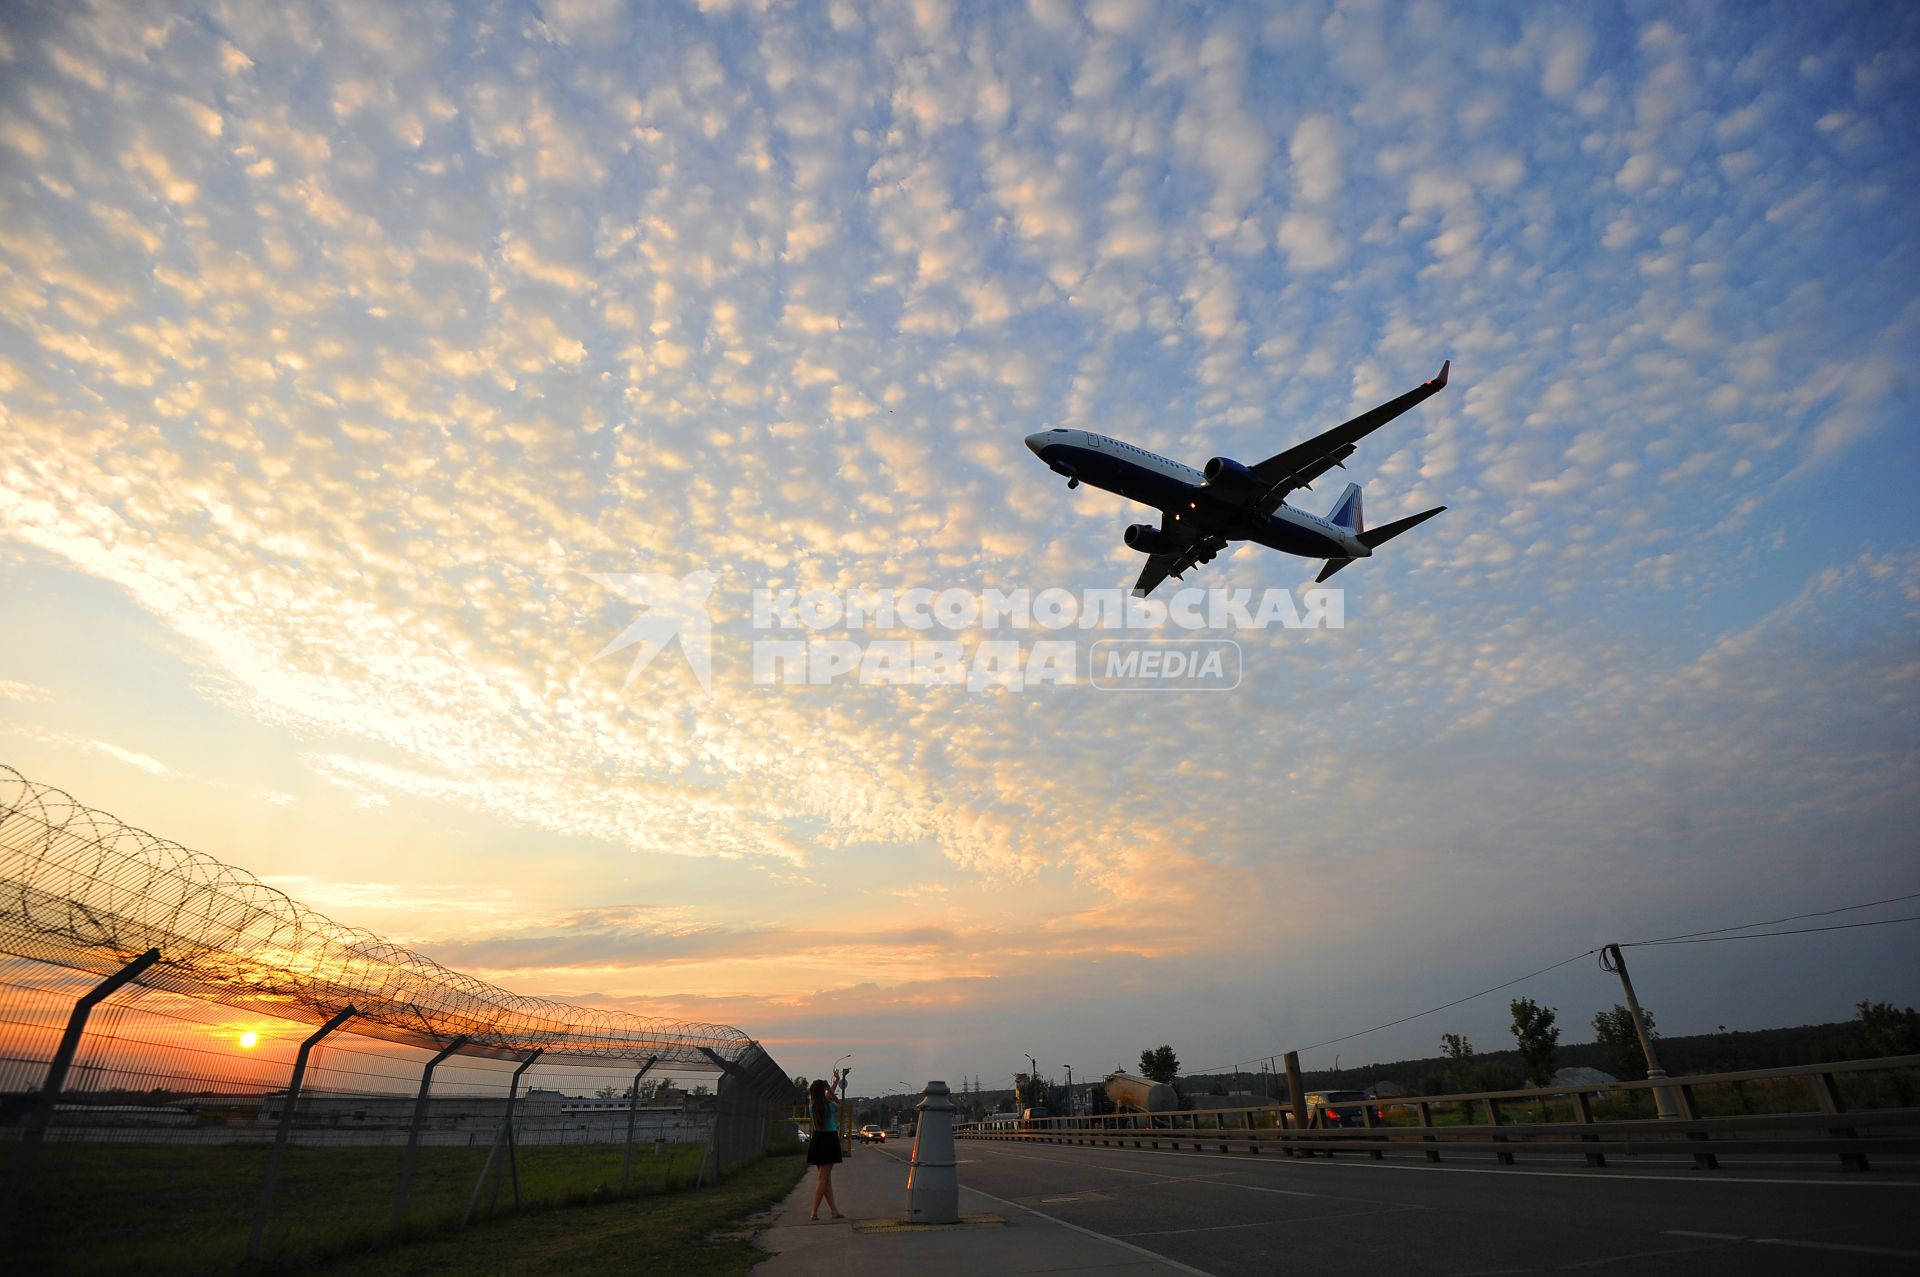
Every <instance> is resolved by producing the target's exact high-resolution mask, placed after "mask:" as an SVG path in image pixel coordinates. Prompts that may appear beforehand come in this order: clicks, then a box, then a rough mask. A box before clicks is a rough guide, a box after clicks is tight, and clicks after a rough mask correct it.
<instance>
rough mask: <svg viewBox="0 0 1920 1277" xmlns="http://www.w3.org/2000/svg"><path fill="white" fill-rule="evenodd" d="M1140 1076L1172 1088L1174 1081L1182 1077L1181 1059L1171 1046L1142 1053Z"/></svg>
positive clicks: (1159, 1047)
mask: <svg viewBox="0 0 1920 1277" xmlns="http://www.w3.org/2000/svg"><path fill="white" fill-rule="evenodd" d="M1140 1074H1141V1076H1142V1077H1149V1078H1152V1079H1153V1080H1154V1081H1156V1082H1165V1083H1166V1084H1167V1085H1168V1086H1172V1085H1173V1080H1174V1079H1175V1078H1177V1077H1179V1076H1180V1057H1179V1056H1177V1055H1175V1054H1174V1053H1173V1047H1171V1046H1158V1047H1155V1048H1154V1049H1153V1050H1151V1051H1142V1052H1141V1053H1140Z"/></svg>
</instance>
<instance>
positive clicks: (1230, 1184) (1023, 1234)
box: [755, 1140, 1920, 1277]
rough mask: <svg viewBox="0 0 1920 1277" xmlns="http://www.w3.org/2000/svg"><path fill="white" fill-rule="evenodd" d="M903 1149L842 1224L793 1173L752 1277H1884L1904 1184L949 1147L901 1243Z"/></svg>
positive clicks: (1911, 1239)
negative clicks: (929, 1204)
mask: <svg viewBox="0 0 1920 1277" xmlns="http://www.w3.org/2000/svg"><path fill="white" fill-rule="evenodd" d="M907 1154H908V1149H907V1148H906V1147H904V1146H900V1147H888V1148H886V1149H885V1150H874V1149H863V1150H861V1151H860V1153H859V1154H857V1155H856V1157H855V1158H854V1159H853V1160H852V1161H851V1162H849V1163H846V1164H844V1165H843V1166H842V1167H841V1168H840V1169H839V1170H838V1171H836V1172H835V1185H836V1188H837V1189H838V1190H839V1192H840V1194H841V1208H842V1209H843V1210H844V1211H846V1212H847V1213H848V1214H849V1216H851V1217H852V1219H851V1220H850V1221H849V1222H846V1223H839V1224H809V1223H808V1222H807V1220H806V1207H807V1204H808V1201H809V1199H810V1194H811V1192H812V1183H813V1181H812V1175H811V1173H809V1175H808V1176H807V1178H806V1179H805V1180H804V1181H803V1183H802V1185H801V1187H800V1188H799V1189H797V1190H796V1192H795V1194H794V1196H793V1197H791V1198H790V1199H789V1200H788V1202H787V1203H786V1205H785V1207H784V1208H783V1210H782V1212H781V1214H780V1216H779V1217H778V1219H777V1220H776V1222H775V1224H774V1225H773V1227H771V1228H770V1229H768V1230H767V1231H766V1232H765V1233H763V1234H762V1235H761V1238H760V1240H761V1243H762V1244H763V1245H766V1246H768V1247H769V1248H770V1249H772V1250H775V1251H776V1252H778V1253H777V1255H776V1257H775V1258H774V1259H772V1260H770V1261H768V1262H767V1263H765V1264H763V1265H762V1266H761V1267H760V1268H757V1269H756V1270H755V1272H756V1273H758V1274H761V1275H762V1277H816V1275H817V1277H825V1275H826V1274H829V1273H832V1274H836V1275H839V1274H844V1273H847V1272H861V1273H878V1274H886V1273H902V1274H912V1275H913V1277H945V1275H946V1274H981V1275H985V1274H995V1273H1035V1272H1054V1271H1067V1270H1071V1271H1074V1272H1093V1273H1125V1274H1134V1273H1139V1274H1149V1273H1153V1274H1164V1273H1169V1272H1180V1273H1187V1274H1200V1275H1202V1277H1240V1275H1242V1274H1247V1275H1251V1274H1262V1275H1265V1274H1271V1273H1275V1272H1280V1271H1293V1270H1297V1269H1301V1268H1302V1266H1304V1270H1305V1271H1310V1272H1312V1273H1314V1274H1315V1277H1322V1275H1323V1274H1342V1273H1368V1274H1370V1273H1408V1274H1448V1275H1460V1277H1466V1275H1469V1274H1492V1273H1531V1272H1557V1271H1567V1270H1574V1269H1578V1270H1585V1271H1593V1272H1601V1273H1607V1272H1616V1273H1633V1274H1642V1273H1645V1274H1654V1275H1656V1277H1657V1275H1660V1274H1675V1275H1678V1274H1686V1275H1687V1277H1699V1275H1700V1274H1703V1273H1739V1274H1743V1275H1748V1274H1759V1275H1765V1274H1772V1273H1780V1274H1788V1273H1792V1274H1796V1275H1797V1274H1804V1273H1806V1272H1809V1271H1818V1272H1821V1273H1881V1272H1885V1273H1896V1272H1897V1273H1901V1274H1907V1273H1911V1272H1914V1271H1920V1269H1916V1264H1920V1177H1915V1176H1913V1175H1910V1174H1892V1175H1887V1174H1882V1173H1880V1172H1878V1171H1875V1172H1870V1173H1867V1174H1859V1173H1847V1172H1843V1171H1839V1170H1832V1171H1810V1170H1805V1169H1800V1170H1793V1169H1786V1170H1771V1171H1759V1170H1755V1171H1739V1170H1735V1171H1728V1170H1720V1171H1696V1170H1693V1169H1691V1168H1687V1167H1684V1166H1666V1167H1656V1168H1651V1169H1613V1168H1608V1169H1589V1168H1575V1167H1566V1168H1532V1169H1529V1168H1524V1167H1519V1168H1500V1167H1495V1166H1492V1165H1487V1166H1458V1165H1456V1166H1446V1165H1441V1166H1429V1165H1425V1164H1419V1163H1414V1162H1395V1161H1391V1160H1389V1161H1386V1162H1374V1161H1371V1160H1369V1159H1365V1158H1345V1159H1339V1160H1331V1161H1330V1160H1328V1159H1325V1158H1312V1159H1308V1158H1284V1157H1267V1156H1263V1157H1258V1158H1256V1157H1253V1156H1250V1155H1248V1154H1245V1153H1239V1154H1233V1153H1229V1154H1220V1153H1207V1152H1170V1151H1157V1152H1156V1151H1151V1150H1138V1151H1136V1150H1120V1149H1095V1148H1078V1147H1066V1146H1059V1145H1046V1144H1018V1143H995V1142H980V1141H972V1140H968V1141H962V1142H961V1143H960V1145H959V1154H960V1158H961V1162H960V1167H959V1174H960V1184H961V1198H960V1209H961V1212H962V1214H963V1215H965V1216H969V1217H971V1218H972V1220H973V1222H971V1223H967V1224H962V1225H959V1226H956V1227H951V1228H945V1229H900V1228H899V1227H898V1225H897V1224H896V1223H894V1221H898V1220H899V1218H900V1217H901V1215H902V1214H903V1212H904V1209H905V1192H906V1189H905V1184H906V1158H907Z"/></svg>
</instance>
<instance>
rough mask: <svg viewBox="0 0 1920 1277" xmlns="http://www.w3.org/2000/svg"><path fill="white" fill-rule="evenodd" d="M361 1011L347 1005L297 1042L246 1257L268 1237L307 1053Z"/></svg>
mask: <svg viewBox="0 0 1920 1277" xmlns="http://www.w3.org/2000/svg"><path fill="white" fill-rule="evenodd" d="M358 1014H360V1012H359V1011H358V1010H357V1009H356V1008H354V1007H348V1008H347V1009H346V1010H344V1011H341V1012H340V1013H339V1014H337V1015H335V1016H334V1017H333V1018H332V1019H331V1020H328V1021H327V1022H326V1023H325V1024H323V1025H321V1026H320V1028H319V1030H318V1031H317V1032H315V1033H313V1034H311V1035H310V1036H308V1038H307V1040H306V1041H304V1042H302V1043H301V1044H300V1053H299V1054H298V1055H296V1056H294V1058H293V1076H292V1077H291V1078H289V1079H287V1098H286V1103H285V1105H284V1106H283V1107H282V1108H281V1110H280V1129H279V1130H277V1131H275V1132H274V1136H273V1155H272V1156H271V1157H269V1158H268V1159H267V1182H266V1183H265V1184H263V1185H261V1186H260V1205H259V1206H257V1207H255V1208H254V1212H253V1231H252V1232H250V1233H248V1234H247V1259H248V1260H250V1261H251V1260H255V1259H258V1258H260V1246H261V1244H262V1243H263V1242H265V1241H266V1238H267V1212H268V1211H270V1210H272V1209H273V1186H274V1184H275V1182H277V1181H278V1180H279V1178H280V1159H281V1158H283V1157H285V1156H286V1153H287V1137H288V1135H290V1134H291V1133H292V1132H293V1106H294V1105H295V1104H297V1103H299V1100H300V1080H301V1079H302V1078H304V1077H305V1076H306V1075H307V1056H309V1055H310V1054H312V1053H313V1048H314V1047H315V1045H317V1044H318V1043H319V1041H320V1039H321V1038H324V1037H326V1036H327V1034H329V1033H331V1032H333V1031H334V1030H335V1029H337V1028H339V1027H340V1026H341V1025H343V1024H345V1023H346V1022H347V1021H348V1020H350V1019H352V1018H353V1017H354V1016H356V1015H358Z"/></svg>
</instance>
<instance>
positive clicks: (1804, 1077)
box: [954, 1055, 1920, 1171]
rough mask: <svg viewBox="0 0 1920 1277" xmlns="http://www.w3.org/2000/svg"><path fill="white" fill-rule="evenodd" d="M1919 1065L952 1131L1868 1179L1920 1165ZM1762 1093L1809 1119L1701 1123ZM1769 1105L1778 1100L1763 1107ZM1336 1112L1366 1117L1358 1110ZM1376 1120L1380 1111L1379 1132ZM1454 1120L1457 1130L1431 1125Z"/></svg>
mask: <svg viewBox="0 0 1920 1277" xmlns="http://www.w3.org/2000/svg"><path fill="white" fill-rule="evenodd" d="M1915 1070H1920V1055H1902V1056H1889V1057H1885V1058H1882V1059H1874V1060H1846V1061H1837V1062H1834V1063H1830V1064H1812V1065H1801V1066H1797V1067H1793V1068H1784V1069H1749V1070H1744V1071H1740V1072H1734V1073H1705V1074H1692V1075H1687V1076H1683V1077H1673V1078H1667V1079H1665V1080H1663V1081H1660V1082H1598V1083H1590V1084H1578V1085H1560V1086H1547V1087H1534V1088H1530V1089H1526V1090H1511V1091H1468V1092H1462V1093H1459V1094H1451V1095H1417V1096H1391V1097H1385V1096H1383V1097H1381V1098H1379V1099H1375V1100H1369V1101H1367V1102H1366V1103H1365V1105H1364V1108H1363V1113H1364V1122H1365V1125H1364V1126H1356V1127H1332V1126H1326V1125H1323V1124H1321V1122H1320V1115H1319V1114H1317V1113H1316V1114H1315V1115H1314V1117H1313V1119H1312V1121H1310V1122H1309V1123H1308V1124H1306V1125H1300V1124H1297V1123H1296V1121H1295V1118H1294V1114H1293V1113H1292V1112H1291V1111H1290V1110H1289V1109H1287V1108H1284V1107H1281V1106H1278V1105H1274V1104H1262V1105H1255V1106H1251V1107H1243V1108H1214V1109H1182V1110H1179V1111H1177V1112H1168V1113H1120V1114H1110V1115H1106V1116H1102V1117H1084V1116H1082V1117H1042V1118H1028V1119H1023V1120H1021V1121H1020V1122H1019V1123H1018V1124H1017V1125H1014V1126H999V1127H990V1126H987V1125H985V1124H982V1123H966V1124H961V1125H957V1126H956V1127H955V1128H954V1134H955V1136H956V1137H957V1138H960V1139H979V1140H1013V1141H1023V1142H1030V1143H1053V1144H1083V1145H1093V1146H1105V1147H1109V1148H1112V1147H1120V1148H1129V1147H1131V1148H1163V1147H1166V1148H1185V1147H1191V1148H1193V1149H1194V1150H1195V1151H1204V1150H1207V1149H1218V1150H1219V1151H1220V1152H1223V1153H1226V1152H1233V1151H1236V1150H1242V1149H1244V1150H1245V1151H1247V1152H1249V1153H1256V1154H1257V1153H1263V1152H1267V1151H1269V1150H1272V1151H1277V1152H1280V1153H1281V1154H1283V1155H1285V1156H1288V1157H1314V1156H1325V1157H1332V1156H1333V1155H1335V1154H1336V1153H1365V1154H1368V1155H1370V1156H1372V1157H1373V1158H1375V1159H1379V1158H1382V1157H1384V1156H1385V1155H1386V1154H1387V1153H1388V1152H1389V1151H1396V1150H1402V1151H1405V1150H1411V1151H1416V1152H1423V1153H1424V1154H1425V1155H1426V1160H1428V1161H1430V1162H1438V1161H1439V1160H1441V1156H1442V1154H1443V1153H1447V1152H1451V1153H1468V1152H1472V1153H1480V1154H1486V1153H1491V1154H1493V1155H1494V1156H1495V1157H1497V1158H1498V1159H1499V1161H1500V1162H1501V1163H1502V1164H1504V1165H1512V1164H1513V1162H1514V1157H1515V1155H1516V1154H1518V1153H1533V1154H1546V1155H1569V1154H1571V1155H1575V1156H1579V1157H1582V1158H1584V1159H1585V1162H1586V1164H1587V1165H1589V1166H1605V1165H1606V1164H1607V1157H1608V1155H1609V1154H1616V1155H1620V1156H1645V1155H1648V1154H1669V1155H1671V1154H1676V1153H1679V1154H1686V1155H1690V1156H1691V1157H1692V1158H1693V1161H1694V1165H1695V1166H1696V1167H1699V1168H1702V1169H1708V1170H1711V1169H1715V1168H1717V1167H1718V1166H1719V1164H1720V1163H1719V1158H1720V1157H1721V1156H1723V1155H1734V1154H1746V1155H1782V1154H1786V1155H1802V1156H1805V1155H1816V1156H1834V1157H1838V1158H1839V1159H1840V1162H1841V1165H1842V1166H1844V1167H1845V1168H1846V1169H1848V1170H1855V1171H1866V1170H1869V1169H1871V1166H1872V1162H1871V1157H1872V1156H1873V1155H1875V1154H1888V1155H1895V1154H1914V1153H1920V1108H1915V1107H1911V1106H1910V1102H1909V1101H1908V1100H1907V1098H1906V1097H1907V1096H1909V1095H1915V1096H1920V1082H1916V1080H1915V1079H1914V1078H1912V1077H1910V1076H1903V1074H1910V1073H1911V1072H1913V1071H1915ZM1872 1074H1888V1075H1892V1076H1891V1077H1889V1078H1888V1079H1887V1082H1888V1084H1889V1085H1888V1088H1887V1089H1890V1090H1891V1091H1892V1092H1893V1094H1894V1095H1895V1096H1896V1097H1897V1098H1898V1099H1899V1100H1900V1104H1899V1106H1897V1107H1875V1108H1861V1109H1856V1110H1854V1111H1849V1110H1848V1108H1847V1107H1846V1105H1845V1104H1844V1103H1843V1102H1842V1097H1841V1082H1842V1079H1846V1080H1848V1081H1850V1082H1857V1081H1858V1080H1859V1078H1860V1075H1872ZM1755 1084H1765V1085H1764V1086H1763V1088H1762V1089H1765V1090H1770V1091H1777V1090H1779V1089H1780V1088H1781V1087H1782V1085H1783V1084H1784V1085H1785V1087H1786V1088H1787V1089H1789V1090H1791V1089H1794V1088H1803V1089H1804V1094H1805V1097H1806V1102H1807V1104H1808V1105H1809V1106H1810V1107H1809V1108H1807V1109H1805V1110H1797V1109H1796V1110H1794V1111H1790V1112H1773V1113H1741V1114H1735V1115H1726V1116H1713V1117H1708V1116H1703V1115H1702V1111H1701V1099H1702V1092H1703V1091H1710V1090H1712V1089H1713V1088H1719V1087H1726V1088H1729V1089H1730V1090H1731V1091H1732V1093H1733V1095H1734V1096H1735V1097H1736V1098H1738V1097H1741V1096H1743V1095H1744V1093H1745V1090H1746V1088H1749V1087H1751V1086H1754V1085H1755ZM1661 1090H1665V1091H1667V1092H1669V1093H1670V1094H1671V1095H1672V1097H1673V1099H1674V1101H1675V1111H1677V1112H1678V1113H1679V1114H1680V1116H1679V1117H1678V1118H1648V1117H1624V1118H1607V1117H1604V1116H1602V1115H1601V1109H1602V1108H1603V1106H1605V1105H1606V1104H1607V1103H1609V1102H1610V1101H1612V1099H1613V1097H1615V1096H1619V1095H1621V1094H1622V1093H1626V1094H1632V1093H1635V1092H1643V1091H1644V1092H1649V1093H1651V1092H1657V1091H1661ZM1764 1098H1767V1099H1772V1100H1775V1101H1777V1100H1778V1099H1779V1097H1778V1096H1768V1097H1764ZM1523 1104H1525V1105H1531V1106H1533V1107H1534V1108H1535V1109H1537V1110H1540V1111H1542V1112H1546V1111H1548V1110H1549V1109H1550V1108H1552V1107H1556V1106H1557V1107H1560V1108H1563V1109H1566V1110H1567V1111H1569V1112H1570V1114H1571V1120H1564V1121H1555V1120H1535V1118H1534V1115H1533V1114H1532V1113H1529V1112H1522V1111H1519V1106H1520V1105H1523ZM1338 1107H1340V1108H1342V1109H1352V1108H1355V1107H1360V1104H1359V1102H1358V1101H1353V1102H1350V1103H1343V1104H1341V1105H1339V1106H1338ZM1376 1110H1384V1111H1386V1114H1387V1117H1386V1120H1385V1121H1381V1120H1379V1119H1378V1117H1377V1116H1376ZM1455 1117H1457V1118H1459V1119H1460V1120H1458V1121H1452V1120H1436V1119H1450V1118H1455Z"/></svg>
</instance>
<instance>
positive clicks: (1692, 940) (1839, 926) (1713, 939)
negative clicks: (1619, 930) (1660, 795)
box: [1620, 910, 1920, 949]
mask: <svg viewBox="0 0 1920 1277" xmlns="http://www.w3.org/2000/svg"><path fill="white" fill-rule="evenodd" d="M1833 912H1836V913H1837V912H1839V911H1838V910H1834V911H1833ZM1893 922H1920V913H1915V914H1908V915H1907V916H1906V917H1904V918H1877V919H1874V920H1872V921H1870V922H1836V923H1834V924H1833V925H1832V926H1827V927H1795V928H1793V929H1792V930H1790V931H1754V932H1749V933H1748V934H1746V935H1744V936H1715V935H1705V934H1703V935H1699V936H1694V937H1687V936H1675V937H1674V938H1673V939H1671V940H1636V941H1634V942H1633V943H1632V944H1623V945H1621V946H1620V947H1621V948H1622V949H1639V948H1644V947H1646V946H1648V945H1656V944H1717V943H1719V942H1720V941H1722V940H1764V939H1766V938H1767V937H1768V936H1804V935H1811V934H1812V933H1813V932H1815V931H1852V930H1853V929H1854V928H1855V927H1884V926H1886V925H1887V924H1888V923H1893ZM1753 925H1754V926H1756V927H1758V926H1764V925H1765V924H1764V923H1758V922H1756V923H1754V924H1753ZM1729 930H1731V928H1729Z"/></svg>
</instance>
